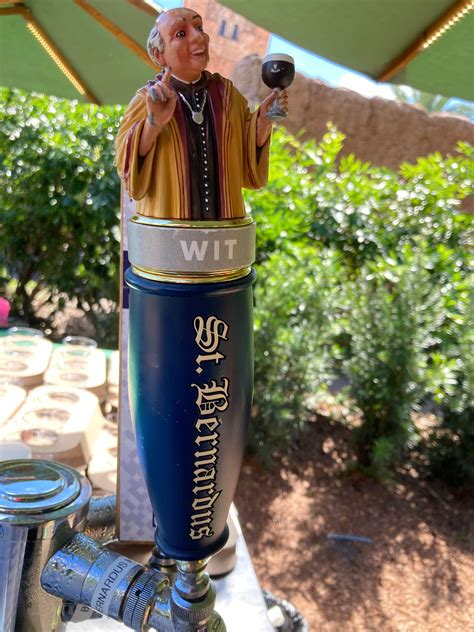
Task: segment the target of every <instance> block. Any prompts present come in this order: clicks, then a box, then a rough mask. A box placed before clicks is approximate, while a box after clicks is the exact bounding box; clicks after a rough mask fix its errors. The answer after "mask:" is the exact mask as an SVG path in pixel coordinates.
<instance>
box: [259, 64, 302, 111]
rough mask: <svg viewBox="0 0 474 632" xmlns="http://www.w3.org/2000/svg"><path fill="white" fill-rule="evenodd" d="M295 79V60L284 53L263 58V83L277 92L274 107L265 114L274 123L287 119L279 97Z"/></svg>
mask: <svg viewBox="0 0 474 632" xmlns="http://www.w3.org/2000/svg"><path fill="white" fill-rule="evenodd" d="M294 78H295V60H294V59H293V57H291V56H290V55H285V54H284V53H271V54H270V55H266V56H265V57H264V58H263V63H262V80H263V83H264V84H265V85H266V86H268V87H269V88H271V89H272V90H275V91H276V93H277V98H276V99H275V101H274V102H273V104H272V107H271V108H270V109H269V110H268V112H267V113H266V114H265V116H266V118H269V119H271V120H272V121H279V120H281V119H285V118H286V114H285V112H283V110H282V109H281V107H280V102H279V98H278V95H279V93H280V92H281V90H284V89H285V88H288V86H290V85H291V84H292V83H293V79H294Z"/></svg>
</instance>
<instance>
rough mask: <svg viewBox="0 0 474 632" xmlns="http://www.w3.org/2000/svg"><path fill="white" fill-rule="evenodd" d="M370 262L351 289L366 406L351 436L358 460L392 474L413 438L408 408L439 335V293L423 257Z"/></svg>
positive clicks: (358, 382) (354, 389)
mask: <svg viewBox="0 0 474 632" xmlns="http://www.w3.org/2000/svg"><path fill="white" fill-rule="evenodd" d="M405 250H406V252H405V258H406V262H405V263H404V264H403V265H401V264H397V263H396V262H395V261H393V262H391V261H386V260H381V261H377V262H374V263H373V264H372V265H370V266H369V265H367V266H365V267H364V268H362V270H361V274H360V277H359V278H358V280H357V281H356V282H355V283H354V284H353V286H352V288H350V297H351V304H352V308H351V314H350V320H349V331H350V334H351V355H350V359H349V360H348V361H347V370H348V375H349V378H350V381H351V393H352V397H353V398H354V400H355V402H356V404H357V406H358V408H359V409H360V410H361V411H362V414H363V417H362V423H361V425H360V426H359V427H357V428H356V429H355V430H354V434H353V440H354V444H355V448H356V454H357V458H358V462H359V464H360V465H361V466H362V468H364V469H366V470H367V471H370V472H371V473H373V474H374V475H376V476H377V477H379V478H387V477H389V476H390V468H391V467H392V466H393V465H395V464H396V463H398V462H399V461H400V459H401V457H402V456H403V454H404V451H405V449H406V448H407V447H409V446H410V444H412V445H413V442H414V440H415V438H416V433H415V429H414V427H413V424H412V421H411V415H410V414H411V412H412V410H413V409H414V407H415V404H416V402H417V401H418V400H419V399H420V397H421V395H422V393H423V379H424V370H425V367H426V362H427V355H426V353H425V350H426V349H427V348H429V346H430V345H431V344H433V342H434V340H435V339H434V338H433V333H434V331H435V330H436V328H437V326H438V324H439V320H438V318H437V314H439V306H440V302H441V297H440V294H439V292H437V291H436V289H435V288H434V287H433V285H432V283H431V280H430V275H429V273H428V272H427V270H426V269H425V268H424V267H423V265H422V264H421V262H420V261H419V260H416V259H415V258H414V257H413V253H412V252H411V251H410V250H407V249H405Z"/></svg>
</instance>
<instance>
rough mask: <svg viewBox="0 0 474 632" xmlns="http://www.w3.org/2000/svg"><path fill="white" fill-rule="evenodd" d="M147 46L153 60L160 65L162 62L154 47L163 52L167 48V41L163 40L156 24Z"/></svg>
mask: <svg viewBox="0 0 474 632" xmlns="http://www.w3.org/2000/svg"><path fill="white" fill-rule="evenodd" d="M146 47H147V50H148V55H149V56H150V59H151V61H152V62H153V63H154V64H156V65H157V66H159V65H160V62H159V61H158V60H157V59H156V57H155V52H154V49H155V48H156V49H157V51H158V52H159V53H162V52H163V51H164V49H165V43H164V42H163V38H162V37H161V35H160V32H159V30H158V28H157V26H156V24H155V25H154V26H153V28H152V29H151V31H150V35H149V36H148V39H147V42H146Z"/></svg>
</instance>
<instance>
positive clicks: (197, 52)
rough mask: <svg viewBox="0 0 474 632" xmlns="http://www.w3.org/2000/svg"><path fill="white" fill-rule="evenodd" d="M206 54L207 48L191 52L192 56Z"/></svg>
mask: <svg viewBox="0 0 474 632" xmlns="http://www.w3.org/2000/svg"><path fill="white" fill-rule="evenodd" d="M205 55H206V49H205V48H202V49H200V50H195V51H194V52H193V53H191V57H204V56H205Z"/></svg>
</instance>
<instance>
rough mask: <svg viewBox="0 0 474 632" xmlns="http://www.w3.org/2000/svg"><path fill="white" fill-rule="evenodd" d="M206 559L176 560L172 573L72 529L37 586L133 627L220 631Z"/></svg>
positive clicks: (181, 631)
mask: <svg viewBox="0 0 474 632" xmlns="http://www.w3.org/2000/svg"><path fill="white" fill-rule="evenodd" d="M206 564H207V560H198V561H193V562H180V561H177V562H176V569H177V572H176V576H175V581H174V583H172V579H171V578H170V576H167V575H166V574H164V573H162V572H160V571H157V570H155V569H154V568H149V567H146V566H142V565H141V564H138V563H137V562H135V561H133V560H131V559H129V558H127V557H124V556H122V555H120V554H118V553H115V552H113V551H110V550H109V549H107V547H105V546H101V545H100V544H98V543H97V542H95V541H94V540H92V539H91V538H89V537H88V536H86V535H84V534H83V533H77V534H76V535H75V536H74V537H73V538H72V539H71V540H70V541H69V542H67V543H66V544H65V545H64V546H63V547H62V548H61V549H59V550H58V551H57V552H56V553H55V554H54V555H53V556H52V557H51V558H50V559H49V561H48V562H47V564H46V565H45V567H44V570H43V573H42V575H41V586H42V588H43V589H44V590H45V591H46V592H48V593H49V594H50V595H54V596H55V597H60V598H62V599H63V600H65V601H66V602H67V603H69V604H70V603H71V602H72V603H81V604H85V605H86V606H88V607H90V608H91V609H92V610H94V611H95V612H97V613H99V614H101V615H103V616H107V617H110V618H112V619H114V620H116V621H120V622H122V623H123V624H124V625H126V626H127V627H129V628H131V629H132V630H137V631H142V630H158V631H159V632H207V631H209V632H211V631H212V632H225V629H226V628H225V625H224V622H223V620H222V618H221V617H220V616H219V615H218V614H217V613H216V612H214V605H215V600H216V591H215V588H214V585H213V583H212V582H211V580H210V579H209V575H208V574H207V573H206V572H205V569H206Z"/></svg>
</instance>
